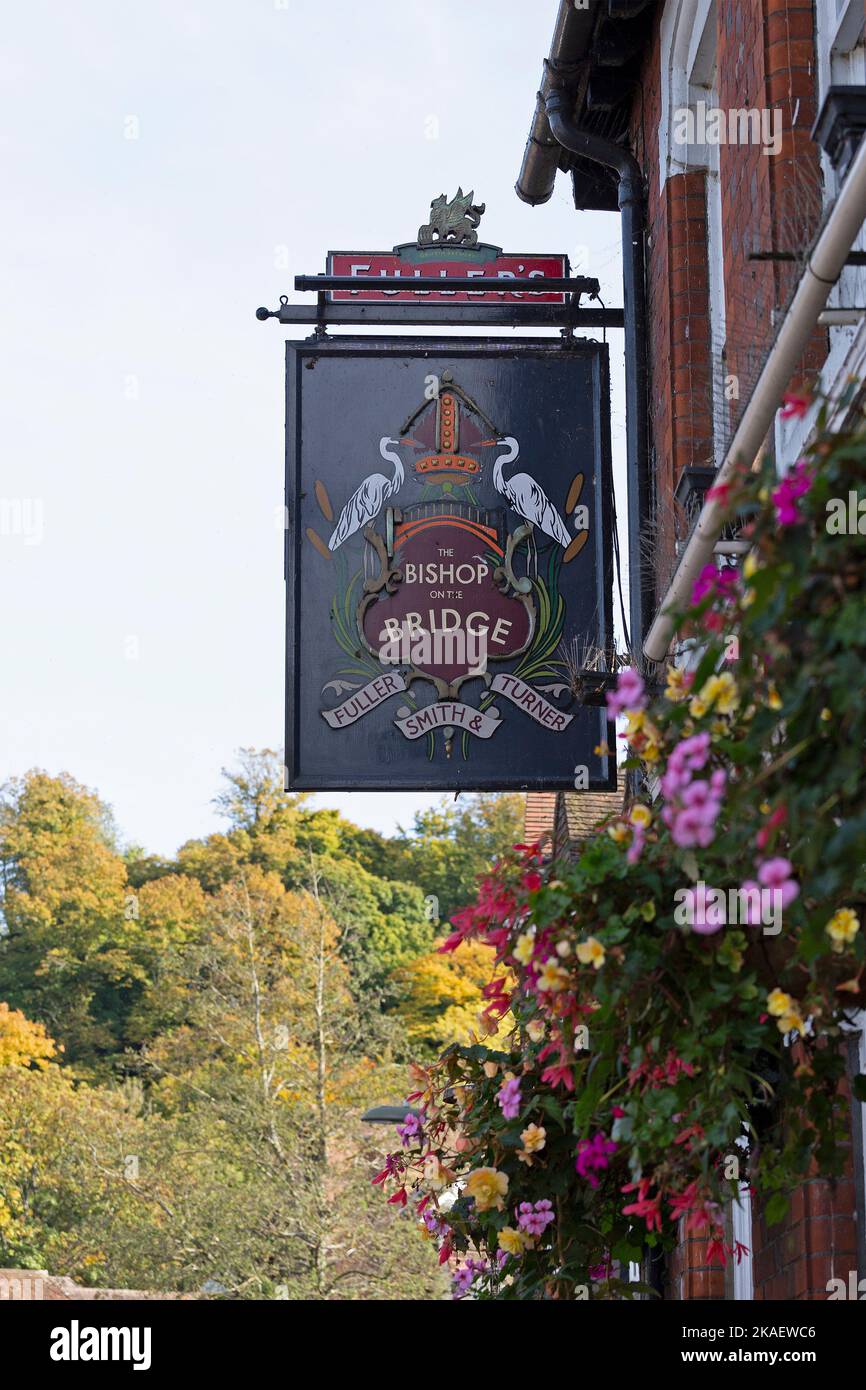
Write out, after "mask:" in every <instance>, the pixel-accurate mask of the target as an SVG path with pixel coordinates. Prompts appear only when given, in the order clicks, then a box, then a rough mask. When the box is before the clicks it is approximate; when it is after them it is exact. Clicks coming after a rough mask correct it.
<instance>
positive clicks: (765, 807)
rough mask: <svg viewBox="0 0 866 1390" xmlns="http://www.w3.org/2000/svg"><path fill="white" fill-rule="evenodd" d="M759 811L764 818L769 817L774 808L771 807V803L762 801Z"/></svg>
mask: <svg viewBox="0 0 866 1390" xmlns="http://www.w3.org/2000/svg"><path fill="white" fill-rule="evenodd" d="M758 810H759V811H760V813H761V815H762V816H768V815H769V814H770V811H771V810H772V807H771V806H770V803H769V801H762V802H761V804H760V806H759V807H758Z"/></svg>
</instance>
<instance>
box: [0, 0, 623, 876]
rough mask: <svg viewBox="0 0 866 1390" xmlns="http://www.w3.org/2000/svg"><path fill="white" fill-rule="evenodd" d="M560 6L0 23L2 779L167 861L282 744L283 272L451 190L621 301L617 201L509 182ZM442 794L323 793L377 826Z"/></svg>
mask: <svg viewBox="0 0 866 1390" xmlns="http://www.w3.org/2000/svg"><path fill="white" fill-rule="evenodd" d="M556 10H557V0H535V2H534V3H533V4H532V5H527V4H525V3H523V2H522V0H472V3H467V0H366V3H365V4H364V5H358V4H356V3H351V0H329V3H327V4H322V3H313V2H312V0H207V3H201V4H198V5H196V4H187V3H184V0H146V3H145V0H138V3H132V2H131V0H77V3H76V4H74V5H64V4H60V3H58V0H53V2H52V3H49V0H27V3H19V4H17V5H16V6H15V7H14V8H13V9H12V10H11V11H7V14H6V19H5V23H4V30H5V33H4V52H3V54H2V56H0V91H2V103H3V106H2V113H0V146H2V166H3V170H4V173H3V184H4V203H5V211H4V214H3V218H2V222H0V260H2V321H3V339H2V345H0V362H2V371H0V382H2V385H0V412H2V419H0V431H2V434H0V441H2V454H0V460H2V461H0V592H2V596H3V604H2V647H0V650H2V671H0V780H2V779H3V778H4V777H6V776H9V775H12V774H20V773H22V772H24V771H25V770H26V769H28V768H30V767H34V766H39V767H43V768H45V769H46V770H48V771H49V772H51V773H57V772H59V771H61V770H66V771H68V772H70V773H72V775H73V776H75V777H76V778H78V780H79V781H82V782H84V783H86V784H87V785H89V786H92V787H95V788H97V789H98V790H99V792H100V794H101V795H102V796H103V797H104V799H105V800H107V801H108V802H109V803H110V804H111V805H112V807H113V808H114V811H115V815H116V818H117V821H118V825H119V827H120V830H121V833H122V835H123V836H124V837H125V838H126V839H127V840H128V841H130V842H135V843H140V844H143V845H144V846H146V847H147V848H148V849H149V850H151V851H153V852H159V853H165V854H168V853H172V852H173V851H174V850H175V849H176V848H177V846H178V845H179V844H180V843H181V842H182V841H183V840H185V839H187V838H189V837H190V836H193V835H201V834H206V833H208V832H209V831H210V830H214V829H217V828H219V822H218V818H217V816H216V813H215V811H214V808H213V806H212V805H211V798H212V797H213V796H214V794H215V792H216V791H217V789H218V785H219V772H220V767H221V766H223V765H225V764H227V763H230V762H231V761H232V757H233V752H234V750H235V749H236V748H238V747H239V746H241V745H253V746H258V747H264V746H271V747H279V746H281V740H282V727H283V685H284V680H283V621H284V606H285V598H284V589H283V579H282V533H281V529H280V528H281V524H282V489H283V340H284V338H285V337H286V336H298V337H301V336H303V330H302V329H298V330H296V331H295V332H294V333H293V332H292V330H286V329H280V328H279V327H278V326H277V325H276V324H274V323H272V322H269V323H266V324H262V323H258V322H257V321H256V319H255V317H254V314H255V309H256V307H257V306H258V305H260V304H266V305H268V306H269V307H272V308H273V307H275V306H276V305H277V302H278V299H279V296H280V294H283V293H287V292H288V293H290V297H291V298H295V297H296V296H294V295H293V294H291V291H290V285H291V276H292V275H294V274H295V273H299V272H305V273H314V272H316V271H318V270H320V269H324V258H325V252H326V251H327V250H328V249H329V247H335V248H340V249H348V248H353V247H357V248H359V249H363V250H369V249H374V248H382V249H386V250H387V249H389V248H390V247H391V246H393V245H394V244H395V243H396V242H400V241H409V240H412V239H413V238H414V236H415V234H416V230H417V227H418V224H419V223H420V222H421V221H423V220H425V217H426V214H427V210H428V208H429V204H430V200H431V198H433V197H434V196H435V195H437V194H438V193H441V192H447V193H448V194H449V196H450V195H451V194H453V193H454V192H455V191H456V188H457V185H458V184H462V186H463V188H464V190H467V191H468V190H469V189H470V188H472V189H474V190H475V194H476V200H477V201H481V202H485V203H486V205H487V212H486V216H485V218H484V222H483V223H482V236H483V237H484V239H486V240H489V241H493V242H495V243H496V244H498V245H501V246H503V247H504V248H505V249H506V250H509V249H513V250H516V251H565V252H567V253H568V254H569V255H570V256H571V258H572V265H573V269H575V270H578V271H580V270H583V271H586V272H587V273H589V274H593V275H597V276H598V277H599V278H600V279H601V281H602V286H603V293H604V294H605V298H606V300H607V302H608V303H614V304H619V303H621V290H620V288H619V284H620V282H619V227H618V218H617V216H616V215H615V214H591V215H586V214H581V215H579V214H577V213H576V212H575V211H574V208H573V205H572V203H571V199H570V187H569V182H568V180H567V179H566V178H565V177H564V176H563V175H560V176H559V178H558V180H557V187H556V191H555V193H554V197H553V199H552V201H551V202H550V203H548V204H547V205H546V206H544V207H540V208H536V209H532V208H529V207H527V206H525V205H524V204H522V203H520V202H519V201H518V199H517V197H516V195H515V194H514V192H513V185H514V182H515V179H516V176H517V172H518V168H519V165H520V160H521V156H522V153H523V147H524V143H525V140H526V135H527V131H528V128H529V123H530V118H531V114H532V109H533V103H534V99H535V92H536V88H537V86H538V83H539V80H540V76H541V69H542V60H543V58H544V56H545V54H546V53H547V51H548V48H549V44H550V35H551V31H552V28H553V23H554V19H555V16H556ZM299 298H300V297H299ZM308 298H309V297H308ZM336 331H339V330H336ZM610 337H611V346H612V366H613V370H614V380H615V391H614V419H613V437H614V457H615V459H616V458H617V456H618V455H620V454H621V453H622V448H623V434H624V426H623V422H622V410H621V407H620V404H619V402H620V376H621V337H622V335H621V334H619V333H614V334H612V335H610ZM623 510H624V507H623V506H622V505H621V512H622V511H623ZM436 799H437V798H432V797H422V796H420V795H419V796H409V795H402V794H396V793H394V794H389V793H380V794H369V795H367V794H360V793H355V794H346V795H342V796H338V795H332V794H329V795H327V796H325V795H322V796H320V797H318V799H317V800H318V804H320V805H329V806H331V805H333V806H339V808H340V809H341V810H342V811H343V812H344V814H346V815H348V816H350V817H351V818H352V819H354V820H356V821H358V822H359V823H361V824H366V825H373V826H375V827H377V828H379V829H382V830H385V831H390V830H393V828H394V827H395V825H396V824H397V823H398V822H402V823H403V824H405V825H408V824H409V823H410V822H411V818H412V814H413V811H414V810H415V808H416V807H418V806H420V805H422V804H424V803H429V802H431V801H434V800H436Z"/></svg>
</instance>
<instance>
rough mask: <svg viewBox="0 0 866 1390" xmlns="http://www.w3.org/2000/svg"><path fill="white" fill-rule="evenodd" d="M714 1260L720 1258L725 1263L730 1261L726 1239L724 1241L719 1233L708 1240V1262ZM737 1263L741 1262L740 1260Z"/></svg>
mask: <svg viewBox="0 0 866 1390" xmlns="http://www.w3.org/2000/svg"><path fill="white" fill-rule="evenodd" d="M744 1248H745V1247H744ZM713 1260H718V1261H719V1263H720V1264H723V1265H726V1264H727V1263H728V1257H727V1254H726V1252H725V1244H724V1241H722V1240H721V1239H720V1237H719V1236H718V1235H714V1236H713V1238H712V1240H710V1241H708V1242H707V1264H708V1265H711V1264H712V1263H713ZM737 1263H739V1261H738V1262H737Z"/></svg>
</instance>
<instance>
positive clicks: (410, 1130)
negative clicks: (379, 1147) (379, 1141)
mask: <svg viewBox="0 0 866 1390" xmlns="http://www.w3.org/2000/svg"><path fill="white" fill-rule="evenodd" d="M423 1129H424V1121H423V1118H422V1116H420V1115H407V1116H406V1118H405V1120H404V1121H403V1123H402V1124H401V1125H398V1126H397V1133H398V1134H399V1136H400V1142H401V1143H402V1145H403V1148H404V1149H408V1147H409V1145H410V1144H411V1143H412V1140H413V1139H419V1138H420V1137H421V1134H422V1132H423Z"/></svg>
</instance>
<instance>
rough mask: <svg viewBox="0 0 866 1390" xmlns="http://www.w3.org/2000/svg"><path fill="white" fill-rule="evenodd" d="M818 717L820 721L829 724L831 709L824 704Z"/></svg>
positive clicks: (831, 714) (831, 716) (831, 715)
mask: <svg viewBox="0 0 866 1390" xmlns="http://www.w3.org/2000/svg"><path fill="white" fill-rule="evenodd" d="M818 717H819V719H820V720H821V721H822V723H824V724H829V723H830V720H831V719H832V718H833V711H832V710H831V709H828V708H827V706H826V705H825V706H824V708H823V709H822V711H821V713H820V715H819V716H818Z"/></svg>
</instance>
